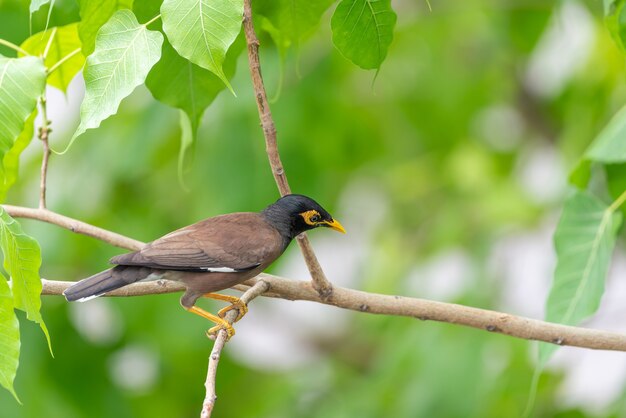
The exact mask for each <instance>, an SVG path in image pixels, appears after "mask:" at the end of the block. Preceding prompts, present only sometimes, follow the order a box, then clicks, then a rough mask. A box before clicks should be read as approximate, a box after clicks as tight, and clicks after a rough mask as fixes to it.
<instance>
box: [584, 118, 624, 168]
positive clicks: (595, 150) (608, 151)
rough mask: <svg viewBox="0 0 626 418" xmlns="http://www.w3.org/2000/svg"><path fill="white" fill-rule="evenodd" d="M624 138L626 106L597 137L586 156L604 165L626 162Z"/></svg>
mask: <svg viewBox="0 0 626 418" xmlns="http://www.w3.org/2000/svg"><path fill="white" fill-rule="evenodd" d="M624 138H626V106H624V107H622V108H621V109H620V110H619V111H618V112H617V113H616V114H615V116H613V118H612V119H611V121H610V122H609V123H608V124H607V125H606V126H605V127H604V129H602V131H601V132H600V133H599V134H598V136H596V138H595V139H594V141H593V143H592V144H591V146H590V147H589V149H588V150H587V152H586V153H585V156H586V157H587V158H589V159H591V160H594V161H599V162H602V163H621V162H625V161H626V141H625V140H624Z"/></svg>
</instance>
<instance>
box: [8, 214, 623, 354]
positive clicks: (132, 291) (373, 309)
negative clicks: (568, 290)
mask: <svg viewBox="0 0 626 418" xmlns="http://www.w3.org/2000/svg"><path fill="white" fill-rule="evenodd" d="M4 208H5V210H6V211H7V212H8V213H9V214H10V215H11V216H15V217H27V218H33V219H39V220H41V221H44V222H49V223H52V224H55V225H58V226H61V227H63V228H67V229H71V230H72V231H74V232H76V233H81V234H85V235H89V236H92V237H94V238H98V239H100V240H102V241H105V242H108V243H110V244H112V245H117V246H119V247H123V248H128V249H129V250H136V249H137V248H139V247H141V245H142V243H141V242H139V241H135V240H132V239H130V238H126V237H123V236H121V235H118V234H115V233H113V232H109V231H106V230H103V229H100V228H96V227H94V226H92V225H89V224H86V223H84V222H79V221H76V220H74V219H71V218H68V217H66V216H62V215H59V214H56V213H54V212H51V211H49V210H40V209H28V208H21V207H16V206H8V205H5V206H4ZM93 230H96V231H98V233H97V234H96V233H93V232H92V231H93ZM121 239H123V240H125V241H124V242H125V243H126V244H121V242H122V241H121ZM259 280H263V281H265V282H267V283H268V284H269V286H270V288H269V291H268V292H267V293H265V294H264V296H270V297H277V298H281V299H288V300H307V301H312V302H318V303H323V304H326V305H332V306H336V307H338V308H343V309H350V310H353V311H358V312H367V313H372V314H380V315H392V316H406V317H411V318H417V319H420V320H423V321H426V320H431V321H438V322H447V323H450V324H457V325H463V326H467V327H472V328H477V329H480V330H483V331H489V332H496V333H500V334H504V335H509V336H511V337H515V338H521V339H526V340H537V341H544V342H547V343H553V344H558V345H564V346H573V347H581V348H591V349H596V350H613V351H625V352H626V335H624V334H619V333H615V332H610V331H602V330H595V329H589V328H581V327H572V326H567V325H560V324H554V323H551V322H544V321H540V320H537V319H530V318H525V317H521V316H515V315H510V314H507V313H503V312H497V311H490V310H486V309H480V308H473V307H470V306H464V305H458V304H454V303H445V302H436V301H431V300H426V299H418V298H409V297H404V296H391V295H381V294H377V293H368V292H362V291H359V290H353V289H346V288H341V287H335V288H334V291H333V296H332V298H330V299H323V298H322V297H321V296H320V295H319V293H318V292H317V291H316V290H315V289H314V288H313V287H312V285H311V283H310V282H304V281H297V280H291V279H286V278H283V277H278V276H272V275H268V274H260V275H259V276H257V277H256V278H255V279H252V280H249V281H247V282H246V283H245V284H244V285H239V286H235V288H236V289H238V290H247V289H248V287H250V286H254V285H255V284H256V283H257V282H258V281H259ZM42 283H43V290H42V294H44V295H61V294H62V293H63V290H65V289H66V288H67V287H68V286H70V285H71V284H73V283H74V282H57V281H50V280H42ZM183 289H184V288H183V286H182V285H180V284H179V283H172V282H168V281H166V280H160V281H156V282H146V283H134V284H131V285H128V286H126V287H124V288H122V289H118V290H115V291H113V292H110V293H108V294H107V296H140V295H152V294H160V293H171V292H179V291H182V290H183Z"/></svg>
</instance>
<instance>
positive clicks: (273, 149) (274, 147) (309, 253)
mask: <svg viewBox="0 0 626 418" xmlns="http://www.w3.org/2000/svg"><path fill="white" fill-rule="evenodd" d="M243 30H244V32H245V35H246V43H247V45H248V62H249V66H250V76H251V78H252V86H253V88H254V96H255V97H256V104H257V108H258V110H259V119H260V120H261V127H262V128H263V135H264V137H265V150H266V152H267V157H268V159H269V163H270V167H271V169H272V175H273V176H274V180H275V181H276V185H277V186H278V190H279V191H280V195H281V196H284V195H286V194H290V193H291V188H290V187H289V182H288V181H287V175H286V174H285V169H284V167H283V163H282V161H281V160H280V154H279V152H278V143H277V140H276V124H275V123H274V119H273V118H272V111H271V110H270V104H269V101H268V100H267V93H266V91H265V85H264V84H263V76H262V75H261V61H260V59H259V38H258V37H257V35H256V32H255V31H254V24H253V22H252V4H251V0H244V2H243ZM297 241H298V245H299V246H300V250H301V251H302V255H303V256H304V261H305V262H306V265H307V267H308V269H309V272H310V273H311V279H312V281H313V287H314V288H315V289H316V290H317V291H318V292H319V294H320V296H321V297H322V298H324V299H328V298H330V297H331V295H332V292H333V286H332V284H331V283H330V282H329V281H328V279H327V278H326V275H325V274H324V271H323V270H322V267H321V266H320V263H319V261H318V260H317V257H316V256H315V252H313V248H312V247H311V244H310V242H309V239H308V238H307V236H306V234H301V235H300V236H299V237H298V240H297Z"/></svg>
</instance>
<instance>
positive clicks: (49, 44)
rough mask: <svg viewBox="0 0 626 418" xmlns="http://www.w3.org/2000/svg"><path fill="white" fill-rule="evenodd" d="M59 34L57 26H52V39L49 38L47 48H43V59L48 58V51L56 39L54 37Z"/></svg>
mask: <svg viewBox="0 0 626 418" xmlns="http://www.w3.org/2000/svg"><path fill="white" fill-rule="evenodd" d="M56 34H57V28H56V27H54V28H52V33H51V34H50V39H48V43H47V44H46V49H44V50H43V60H44V61H45V60H46V57H47V56H48V52H50V47H51V46H52V41H54V37H55V36H56Z"/></svg>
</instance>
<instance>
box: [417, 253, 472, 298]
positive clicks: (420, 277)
mask: <svg viewBox="0 0 626 418" xmlns="http://www.w3.org/2000/svg"><path fill="white" fill-rule="evenodd" d="M474 278H475V266H474V263H473V262H472V259H471V257H470V256H469V255H468V254H467V252H465V251H463V250H462V249H460V248H450V249H448V250H445V251H442V252H440V253H438V254H435V255H434V256H433V257H432V258H430V259H429V260H427V261H426V262H424V263H423V264H420V265H419V266H417V267H415V268H414V269H413V271H412V272H411V273H410V275H409V278H408V280H407V284H408V286H409V294H408V296H412V295H419V297H424V298H427V299H433V300H442V301H447V300H453V299H454V298H456V297H459V296H461V295H462V294H464V293H465V292H466V291H467V286H468V285H471V284H472V283H473V279H474Z"/></svg>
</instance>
